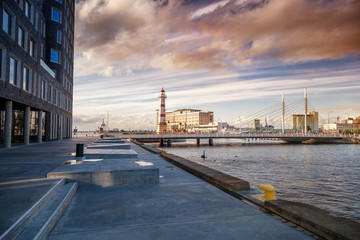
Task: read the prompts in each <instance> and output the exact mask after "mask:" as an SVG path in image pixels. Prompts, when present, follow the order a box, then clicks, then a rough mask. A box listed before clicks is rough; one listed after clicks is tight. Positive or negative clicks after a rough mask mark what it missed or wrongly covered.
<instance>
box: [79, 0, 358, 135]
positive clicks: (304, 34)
mask: <svg viewBox="0 0 360 240" xmlns="http://www.w3.org/2000/svg"><path fill="white" fill-rule="evenodd" d="M359 14H360V1H358V0H286V1H284V0H79V1H77V3H76V21H75V23H76V24H75V62H74V65H75V66H74V101H73V105H74V108H73V110H74V111H73V113H74V116H73V118H74V127H75V126H76V127H77V128H78V129H79V130H94V129H96V128H98V127H99V126H100V124H101V123H102V121H103V119H104V118H106V116H107V114H109V123H110V128H118V129H125V130H135V129H142V130H145V129H149V130H153V129H156V109H157V108H158V106H159V99H158V98H157V97H158V95H159V93H160V90H161V89H162V88H164V89H165V91H166V95H167V99H166V110H167V111H172V110H176V109H180V108H195V109H201V110H203V111H213V112H214V115H215V120H216V121H226V122H228V123H229V124H231V125H235V126H237V125H239V124H244V123H246V121H250V120H251V119H252V118H254V117H255V116H256V114H254V113H257V112H264V111H263V109H267V108H269V107H272V106H279V107H281V95H282V94H284V96H285V105H286V106H288V105H289V106H291V104H293V105H296V106H297V108H290V107H289V109H288V108H287V107H286V109H287V114H290V113H294V114H301V113H304V109H303V107H302V105H301V103H299V104H297V103H298V102H299V101H300V102H301V101H303V99H304V88H307V92H308V101H309V110H315V111H318V112H319V115H320V123H326V122H328V120H329V121H330V122H335V121H336V120H337V117H339V118H340V119H345V118H347V117H356V116H360V17H359ZM274 112H277V110H276V111H274ZM262 117H264V116H262ZM265 117H266V116H265ZM279 117H281V116H279ZM261 121H263V118H262V119H261ZM262 124H263V125H264V123H262ZM273 125H275V126H280V121H277V122H275V123H273ZM286 127H287V128H290V127H291V126H290V125H289V123H288V122H287V123H286Z"/></svg>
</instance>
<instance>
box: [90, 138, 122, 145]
mask: <svg viewBox="0 0 360 240" xmlns="http://www.w3.org/2000/svg"><path fill="white" fill-rule="evenodd" d="M95 143H101V144H104V143H125V141H124V140H117V139H100V140H96V141H95Z"/></svg>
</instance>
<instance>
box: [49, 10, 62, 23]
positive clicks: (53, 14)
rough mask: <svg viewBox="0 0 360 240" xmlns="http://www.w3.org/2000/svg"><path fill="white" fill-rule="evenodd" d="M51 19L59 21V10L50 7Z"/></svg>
mask: <svg viewBox="0 0 360 240" xmlns="http://www.w3.org/2000/svg"><path fill="white" fill-rule="evenodd" d="M51 20H53V21H55V22H58V23H61V12H60V10H58V9H56V8H52V9H51Z"/></svg>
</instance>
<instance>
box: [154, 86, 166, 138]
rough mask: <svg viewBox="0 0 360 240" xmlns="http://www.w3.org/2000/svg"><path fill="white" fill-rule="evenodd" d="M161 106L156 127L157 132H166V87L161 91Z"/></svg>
mask: <svg viewBox="0 0 360 240" xmlns="http://www.w3.org/2000/svg"><path fill="white" fill-rule="evenodd" d="M158 98H160V106H159V112H158V121H157V128H156V132H157V133H163V132H166V127H167V126H166V119H165V98H166V95H165V90H164V88H162V89H161V91H160V95H159V97H158Z"/></svg>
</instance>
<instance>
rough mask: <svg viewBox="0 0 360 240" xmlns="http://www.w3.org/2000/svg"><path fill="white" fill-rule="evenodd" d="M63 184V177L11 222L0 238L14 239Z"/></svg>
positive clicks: (5, 239) (2, 239)
mask: <svg viewBox="0 0 360 240" xmlns="http://www.w3.org/2000/svg"><path fill="white" fill-rule="evenodd" d="M64 184H65V179H59V181H58V182H57V183H56V184H55V185H54V186H53V187H51V188H50V189H49V190H48V191H47V192H46V193H45V194H44V195H43V196H42V197H41V198H40V199H39V200H38V201H37V202H35V204H33V205H32V206H31V207H30V208H29V209H28V210H27V211H26V212H25V213H24V214H23V215H22V216H20V217H19V218H18V219H17V221H16V222H15V223H14V224H12V225H11V226H10V227H9V228H8V229H7V230H6V231H5V232H4V233H3V234H2V235H1V236H0V240H8V239H16V238H17V237H18V236H19V234H20V233H21V232H22V231H23V230H24V229H25V227H26V226H27V225H28V224H29V222H31V220H32V219H33V218H34V217H36V216H37V215H38V213H39V212H40V211H41V210H42V209H43V208H44V207H45V206H46V205H47V204H48V202H49V201H50V200H51V199H52V198H53V197H54V196H55V195H56V193H57V192H58V191H59V190H60V189H61V188H62V187H63V185H64Z"/></svg>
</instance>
